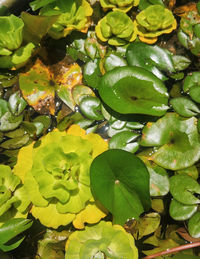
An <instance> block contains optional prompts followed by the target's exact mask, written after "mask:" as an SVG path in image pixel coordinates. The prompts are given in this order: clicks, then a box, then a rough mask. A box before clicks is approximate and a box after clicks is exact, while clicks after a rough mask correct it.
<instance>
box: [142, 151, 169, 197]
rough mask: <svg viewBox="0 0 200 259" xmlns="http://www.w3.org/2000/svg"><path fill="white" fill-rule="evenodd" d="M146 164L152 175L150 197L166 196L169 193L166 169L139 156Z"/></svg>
mask: <svg viewBox="0 0 200 259" xmlns="http://www.w3.org/2000/svg"><path fill="white" fill-rule="evenodd" d="M138 156H139V157H140V158H141V159H142V161H143V162H144V163H145V165H146V167H147V169H148V171H149V175H150V195H151V196H154V197H155V196H164V195H166V194H167V193H168V192H169V177H168V175H167V172H166V170H165V169H164V168H162V167H160V166H158V165H156V164H155V163H153V162H152V161H149V160H148V159H147V158H146V157H144V156H140V154H139V155H138Z"/></svg>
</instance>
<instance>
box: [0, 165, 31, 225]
mask: <svg viewBox="0 0 200 259" xmlns="http://www.w3.org/2000/svg"><path fill="white" fill-rule="evenodd" d="M29 204H30V201H29V199H28V197H27V194H26V191H25V189H24V187H23V185H22V182H21V179H20V178H19V177H18V176H17V175H14V174H13V172H12V171H11V168H10V167H9V166H7V165H0V226H1V225H2V224H3V223H5V222H6V221H7V220H9V219H11V218H13V217H18V218H24V217H26V216H27V208H28V206H29Z"/></svg>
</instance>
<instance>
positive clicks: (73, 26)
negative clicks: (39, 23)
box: [30, 0, 93, 39]
mask: <svg viewBox="0 0 200 259" xmlns="http://www.w3.org/2000/svg"><path fill="white" fill-rule="evenodd" d="M30 5H31V7H32V9H33V11H35V10H37V9H39V8H41V7H42V8H41V9H40V12H39V14H40V15H43V16H52V15H58V19H57V21H56V22H55V23H54V24H53V26H52V27H51V29H50V30H49V31H48V34H49V35H50V36H51V37H52V38H54V39H60V38H63V37H66V36H67V35H68V34H70V33H71V32H72V31H73V30H77V31H81V32H87V30H88V28H89V26H90V25H91V19H90V16H91V15H92V13H93V9H92V8H91V6H90V4H89V3H88V2H87V1H86V0H67V1H63V0H52V1H41V0H36V1H33V2H31V4H30Z"/></svg>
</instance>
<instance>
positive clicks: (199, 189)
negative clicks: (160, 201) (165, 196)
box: [170, 175, 200, 205]
mask: <svg viewBox="0 0 200 259" xmlns="http://www.w3.org/2000/svg"><path fill="white" fill-rule="evenodd" d="M170 192H171V194H172V196H173V197H174V198H175V199H176V200H177V201H179V202H181V203H183V204H186V205H192V204H199V203H200V200H199V199H198V198H197V197H195V194H196V193H198V194H200V185H199V184H198V182H197V181H196V180H194V179H193V178H192V177H190V176H188V175H174V176H172V177H171V178H170Z"/></svg>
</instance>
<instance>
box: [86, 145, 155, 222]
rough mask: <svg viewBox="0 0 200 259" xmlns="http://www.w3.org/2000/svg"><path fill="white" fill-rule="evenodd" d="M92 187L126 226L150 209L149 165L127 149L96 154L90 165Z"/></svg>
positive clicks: (96, 197)
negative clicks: (147, 166) (132, 219)
mask: <svg viewBox="0 0 200 259" xmlns="http://www.w3.org/2000/svg"><path fill="white" fill-rule="evenodd" d="M90 180H91V190H92V193H93V195H94V197H95V199H97V200H99V201H100V202H101V203H102V204H103V205H104V206H105V207H106V208H107V209H108V210H109V211H110V212H111V213H112V214H113V216H114V222H115V223H117V224H121V225H123V224H124V223H125V222H126V221H127V220H128V219H130V218H136V219H138V218H139V215H140V214H141V213H142V212H143V211H144V209H145V210H148V209H149V208H150V203H151V202H150V194H149V173H148V170H147V168H146V166H145V164H144V163H143V162H142V161H141V160H140V159H139V158H138V157H136V156H135V155H133V154H131V153H129V152H127V151H124V150H118V149H113V150H108V151H105V152H104V153H102V154H101V155H99V156H98V157H96V158H95V159H94V160H93V162H92V165H91V168H90Z"/></svg>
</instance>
